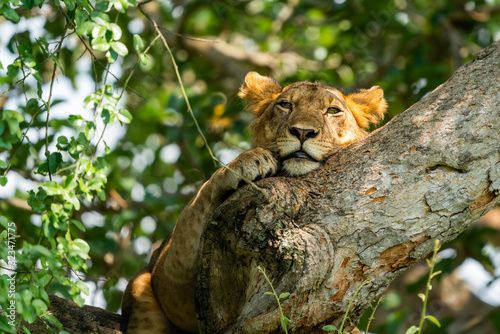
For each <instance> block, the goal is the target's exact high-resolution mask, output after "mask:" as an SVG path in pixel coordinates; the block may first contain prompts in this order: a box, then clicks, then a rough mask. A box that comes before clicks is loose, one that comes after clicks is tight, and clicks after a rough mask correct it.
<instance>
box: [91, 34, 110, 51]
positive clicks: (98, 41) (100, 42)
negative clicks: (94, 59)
mask: <svg viewBox="0 0 500 334" xmlns="http://www.w3.org/2000/svg"><path fill="white" fill-rule="evenodd" d="M90 45H92V48H94V50H97V51H101V52H106V51H108V50H109V48H110V45H109V43H108V41H107V40H106V39H105V38H104V37H97V38H94V39H93V40H92V42H91V43H90Z"/></svg>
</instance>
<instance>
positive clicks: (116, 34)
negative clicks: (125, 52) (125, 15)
mask: <svg viewBox="0 0 500 334" xmlns="http://www.w3.org/2000/svg"><path fill="white" fill-rule="evenodd" d="M110 26H111V32H112V33H113V40H115V41H117V40H119V39H120V38H121V37H122V29H121V28H120V26H118V25H117V24H115V23H111V24H110Z"/></svg>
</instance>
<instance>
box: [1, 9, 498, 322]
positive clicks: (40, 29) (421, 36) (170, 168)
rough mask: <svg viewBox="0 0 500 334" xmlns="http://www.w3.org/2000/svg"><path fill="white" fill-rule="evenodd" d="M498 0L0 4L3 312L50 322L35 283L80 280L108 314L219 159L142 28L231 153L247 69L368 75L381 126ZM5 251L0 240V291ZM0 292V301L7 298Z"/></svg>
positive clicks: (313, 76)
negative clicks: (383, 113) (382, 115)
mask: <svg viewBox="0 0 500 334" xmlns="http://www.w3.org/2000/svg"><path fill="white" fill-rule="evenodd" d="M499 5H500V3H499V2H498V0H488V1H486V0H478V1H455V2H453V3H450V2H443V1H428V0H419V1H411V2H409V1H362V0H353V1H333V2H327V1H302V2H299V1H286V2H285V1H263V0H248V1H239V0H238V1H237V0H220V1H214V2H213V3H211V4H208V3H207V2H206V1H201V0H192V1H185V2H180V1H170V0H167V1H161V2H156V1H143V2H136V1H134V0H99V1H88V0H64V1H59V0H55V1H40V0H30V1H22V2H21V1H16V0H13V1H3V2H1V3H0V15H1V17H0V27H1V29H2V36H1V37H0V38H1V40H0V42H1V43H0V47H2V49H1V50H0V56H1V57H2V58H0V113H1V114H0V223H1V225H2V230H1V233H0V242H1V243H2V244H3V243H4V242H5V241H6V242H9V241H12V242H14V241H15V242H14V243H13V245H15V246H13V248H12V249H15V251H16V255H15V257H16V259H17V267H16V270H17V271H16V275H15V279H16V284H15V286H16V291H15V297H14V300H15V304H16V309H17V311H18V316H19V319H17V320H20V319H21V318H22V319H23V320H25V321H27V322H32V321H34V320H35V319H36V318H37V317H40V318H42V319H44V321H46V322H47V323H57V320H56V319H55V318H54V317H53V316H51V315H50V314H49V313H47V306H48V302H49V301H48V293H57V294H60V295H63V296H64V297H66V298H71V299H73V300H75V301H76V302H77V303H79V304H83V302H84V298H83V295H82V293H83V294H85V293H88V287H89V286H90V287H92V288H97V289H98V291H101V293H102V295H103V296H102V297H103V298H102V299H103V300H105V303H106V305H107V308H108V309H109V310H111V311H116V310H118V308H119V304H120V299H121V290H123V285H124V282H123V279H120V278H121V277H125V278H130V277H131V276H132V275H133V273H135V272H136V271H137V270H138V269H140V268H141V267H142V266H144V265H145V264H146V263H147V257H148V256H147V253H148V251H149V249H150V247H151V246H152V245H151V242H150V240H152V241H154V242H156V241H161V240H162V239H163V238H164V237H165V235H167V234H168V232H169V231H170V229H171V228H172V227H173V225H174V224H175V221H176V219H177V217H178V215H179V213H180V211H181V210H182V208H183V207H184V206H185V204H186V203H187V202H188V201H189V199H190V198H191V197H192V195H193V194H194V192H195V191H196V189H197V187H198V186H199V185H200V184H201V183H202V182H203V181H204V180H206V179H207V178H208V177H209V176H210V175H211V173H212V172H213V171H214V170H215V168H217V165H216V164H215V163H214V162H213V159H212V157H211V156H210V154H209V152H208V150H207V148H206V147H205V143H204V140H203V138H202V136H201V135H200V132H199V131H198V130H197V128H196V125H195V124H194V122H193V120H192V119H191V117H190V116H189V115H188V114H187V113H186V109H187V105H186V101H185V100H184V99H183V97H182V95H181V91H180V88H179V85H178V83H177V78H176V74H175V69H176V68H174V67H173V65H172V62H171V60H170V58H169V57H168V52H167V50H166V49H165V47H164V45H163V43H162V42H160V38H159V37H160V36H159V35H158V31H157V30H156V29H155V23H156V24H158V26H159V29H160V31H161V32H162V35H163V37H164V38H165V42H167V43H168V45H170V47H171V50H172V53H173V56H174V57H175V59H176V62H177V65H178V70H179V73H180V76H181V78H182V80H183V82H184V85H185V87H186V94H187V96H188V97H189V101H190V103H191V106H192V111H193V113H194V115H195V116H196V119H197V120H198V122H199V123H200V127H201V129H202V130H203V132H204V135H205V136H206V139H207V141H208V143H209V145H210V146H211V148H212V150H213V151H214V153H215V155H216V156H217V158H219V159H221V160H223V161H226V162H227V161H228V160H229V159H230V158H231V157H233V156H234V155H235V154H237V153H238V152H241V151H243V150H246V149H248V148H249V146H250V144H249V133H248V131H247V130H246V127H247V125H248V124H249V122H250V121H251V117H250V116H249V115H248V114H246V113H245V112H242V105H241V104H240V102H239V101H238V100H237V99H236V98H235V96H236V91H237V89H238V86H239V84H240V83H241V81H242V79H243V76H244V74H245V73H246V72H247V71H249V70H257V71H259V72H261V73H263V74H269V75H272V76H273V77H275V78H277V79H279V80H280V81H281V82H285V83H286V82H293V81H297V80H309V81H314V80H319V81H323V82H325V83H328V84H331V85H333V86H336V87H339V88H342V89H344V90H345V91H351V90H354V89H357V88H362V87H365V88H367V87H369V86H372V85H380V86H382V87H383V88H384V90H385V92H386V97H387V99H388V101H389V103H390V117H388V118H387V120H389V119H390V118H391V117H393V116H395V115H397V114H398V113H400V112H402V111H403V110H405V109H406V108H407V107H409V106H410V105H411V104H413V103H414V102H416V101H418V100H419V99H420V98H422V97H423V96H424V95H425V94H426V93H427V92H429V91H430V90H432V89H434V88H435V87H437V86H438V85H439V84H441V83H442V82H444V81H445V80H447V79H448V77H449V76H450V75H451V74H452V73H453V71H454V70H455V69H456V68H457V67H458V66H460V65H461V64H462V63H463V62H465V61H467V60H470V59H471V58H472V56H473V54H474V53H475V52H477V51H479V50H480V49H481V48H482V47H484V46H486V45H488V44H489V43H491V41H492V40H494V39H496V38H498V37H499V34H500V23H499V22H500V20H499V14H498V10H497V9H496V8H498V6H499ZM9 31H10V34H9V33H7V32H9ZM4 32H5V34H4ZM213 36H218V37H213ZM5 38H7V39H9V40H5ZM82 92H83V93H82ZM7 189H10V190H9V191H7ZM12 222H13V223H14V225H15V231H14V232H13V234H12V235H15V236H16V237H15V238H10V237H12V235H9V232H8V229H9V227H11V228H12V226H9V224H11V223H12ZM474 240H475V241H474V243H470V244H469V245H468V246H467V247H470V248H471V249H474V252H471V254H472V256H473V257H476V258H478V259H480V261H481V263H483V264H484V265H485V266H489V267H490V268H492V266H493V264H492V263H491V261H488V257H487V256H485V255H484V252H482V249H483V247H484V246H485V245H486V242H485V241H484V238H480V237H477V238H475V239H474ZM463 244H464V243H463V242H462V243H460V244H459V245H463ZM474 246H475V247H474ZM454 247H456V246H454ZM12 249H10V248H8V247H7V248H3V247H2V248H0V258H1V259H2V260H3V261H4V262H5V263H3V262H2V267H3V268H4V269H3V270H2V274H3V275H2V279H1V280H0V287H1V289H2V291H4V288H6V290H5V291H7V290H8V288H9V281H8V279H10V276H11V275H12V273H13V272H12V271H9V270H6V269H5V268H10V263H7V262H8V260H7V259H8V256H12V255H11V254H9V253H8V252H9V251H10V250H12ZM439 265H440V264H437V266H439ZM440 270H442V269H440ZM84 273H85V274H84ZM84 282H85V283H84ZM388 299H390V298H387V299H386V302H387V300H388ZM10 300H11V299H9V297H8V295H3V294H2V295H0V305H2V308H3V309H4V310H5V308H4V305H8V303H9V302H10ZM401 317H404V314H402V315H401ZM8 320H9V319H8V318H5V317H4V316H3V315H2V316H0V330H3V331H6V332H13V331H15V330H16V328H14V327H12V326H10V325H9V324H8ZM442 324H443V325H444V323H443V322H442ZM16 326H17V327H19V326H22V325H21V323H20V322H19V321H16ZM285 327H286V324H285Z"/></svg>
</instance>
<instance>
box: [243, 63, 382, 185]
mask: <svg viewBox="0 0 500 334" xmlns="http://www.w3.org/2000/svg"><path fill="white" fill-rule="evenodd" d="M239 96H240V97H242V98H244V99H245V101H246V102H247V108H248V109H249V110H251V111H253V112H254V114H256V115H257V116H258V118H257V119H256V120H255V121H254V122H253V123H252V125H251V128H252V141H253V146H254V147H263V148H266V149H268V150H270V151H271V152H273V153H274V154H275V155H276V156H277V158H278V159H279V161H280V162H281V163H282V169H283V170H284V171H285V172H286V173H287V174H289V175H292V176H297V175H303V174H306V173H309V172H310V171H312V170H314V169H316V168H318V167H319V166H320V164H321V162H323V161H324V160H325V159H326V158H327V157H328V156H329V154H330V153H331V152H332V151H333V149H335V148H337V147H341V146H346V145H348V144H350V143H352V142H354V141H356V140H358V139H361V138H363V137H364V136H366V131H365V129H366V128H367V127H369V126H370V124H371V123H375V122H378V121H379V120H380V119H381V118H382V117H383V115H384V113H385V110H386V109H387V104H386V102H385V100H384V98H383V92H382V89H381V88H380V87H378V86H375V87H372V88H371V89H369V90H361V91H359V92H357V93H353V94H349V95H347V96H345V95H344V94H342V93H341V92H340V91H339V90H337V89H335V88H333V87H330V86H324V85H319V84H315V83H310V82H296V83H293V84H291V85H288V86H286V87H284V88H281V86H280V85H279V84H278V83H277V82H276V81H275V80H274V79H271V78H268V77H263V76H260V75H259V74H257V73H255V72H250V73H248V74H247V76H246V78H245V84H244V85H243V86H242V88H241V91H240V94H239Z"/></svg>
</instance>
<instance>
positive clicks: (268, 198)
mask: <svg viewBox="0 0 500 334" xmlns="http://www.w3.org/2000/svg"><path fill="white" fill-rule="evenodd" d="M145 15H146V14H145ZM148 19H149V20H150V21H151V22H152V23H153V26H154V28H155V30H156V32H157V34H158V36H160V38H161V40H162V42H163V45H164V46H165V48H166V49H167V51H168V53H169V55H170V59H171V60H172V64H173V66H174V70H175V74H176V76H177V80H178V81H179V85H180V87H181V92H182V96H183V97H184V100H185V101H186V106H187V109H188V112H189V114H190V116H191V118H192V119H193V122H194V124H195V126H196V129H197V130H198V133H199V134H200V136H201V138H202V139H203V142H204V143H205V147H206V148H207V150H208V153H209V154H210V156H211V157H212V160H213V161H214V164H216V163H219V164H221V165H222V166H224V167H225V168H227V169H228V170H229V171H230V172H232V173H234V174H235V175H237V176H238V177H239V178H240V179H242V180H243V181H245V182H246V183H248V184H250V185H251V186H252V187H253V188H255V189H256V190H258V191H259V192H261V193H262V194H263V195H264V197H265V198H266V200H267V201H268V202H270V201H271V198H270V196H269V195H268V194H267V193H266V192H265V191H264V190H263V189H262V188H260V187H259V186H257V185H256V184H255V183H254V182H253V181H252V180H249V179H248V178H246V177H244V176H243V175H241V174H240V173H238V172H237V171H235V170H234V169H232V168H231V167H229V166H228V165H226V164H225V163H223V162H222V161H220V160H219V159H218V158H217V157H216V156H215V155H214V153H213V151H212V149H211V148H210V146H209V144H208V140H207V138H206V137H205V135H204V134H203V131H202V130H201V127H200V124H199V123H198V120H197V119H196V116H195V115H194V112H193V109H192V108H191V104H190V103H189V99H188V97H187V94H186V90H185V89H184V84H183V83H182V78H181V75H180V73H179V67H178V66H177V63H176V61H175V58H174V55H173V54H172V51H171V50H170V47H169V46H168V43H167V41H166V39H165V37H163V34H162V33H161V31H160V28H159V27H158V24H157V23H156V21H154V20H152V19H151V18H149V17H148ZM216 166H217V165H216Z"/></svg>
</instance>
